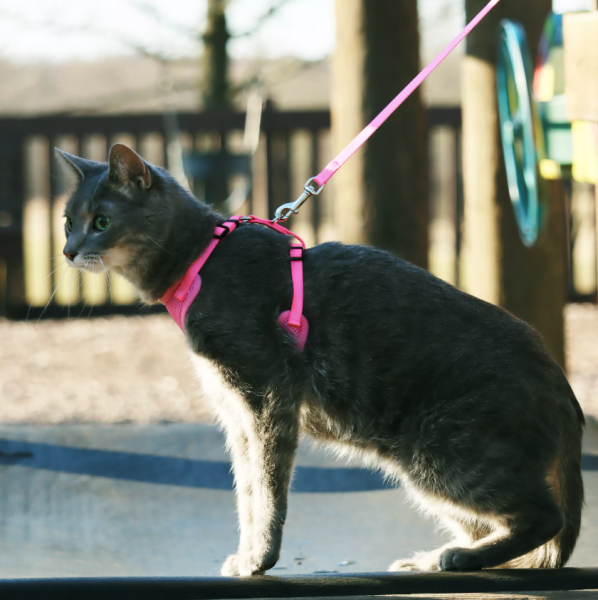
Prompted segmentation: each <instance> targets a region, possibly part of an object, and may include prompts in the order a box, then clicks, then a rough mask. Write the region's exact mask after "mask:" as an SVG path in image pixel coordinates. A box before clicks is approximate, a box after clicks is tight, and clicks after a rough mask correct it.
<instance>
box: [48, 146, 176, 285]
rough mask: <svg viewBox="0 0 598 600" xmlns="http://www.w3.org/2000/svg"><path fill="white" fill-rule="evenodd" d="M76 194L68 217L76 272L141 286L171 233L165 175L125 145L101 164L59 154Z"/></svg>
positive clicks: (69, 255) (68, 247) (68, 252)
mask: <svg viewBox="0 0 598 600" xmlns="http://www.w3.org/2000/svg"><path fill="white" fill-rule="evenodd" d="M57 156H58V157H59V159H60V162H61V163H62V164H63V166H64V168H65V169H66V171H67V173H68V174H69V175H70V178H71V179H74V180H75V181H74V183H75V189H74V192H73V193H72V195H71V197H70V199H69V200H68V202H67V204H66V207H65V211H64V217H65V223H64V227H65V234H66V238H67V240H66V244H65V246H64V255H65V258H66V261H67V263H68V264H69V265H70V266H71V267H76V268H81V269H86V270H88V271H93V272H100V271H102V270H104V268H105V269H110V270H114V271H116V272H118V273H120V274H121V275H124V276H125V277H126V278H127V279H129V280H130V281H132V282H133V283H134V284H136V285H139V284H140V283H141V278H142V276H143V273H144V271H147V268H148V264H149V263H150V262H151V260H152V258H153V257H155V255H156V254H157V253H159V252H160V251H161V250H162V251H164V250H163V240H164V238H165V237H166V236H168V233H169V227H170V225H169V221H170V219H169V218H168V217H169V214H170V213H171V212H172V211H171V206H170V204H171V200H169V199H170V198H172V195H173V194H172V193H169V188H172V187H173V180H172V178H171V177H170V176H169V175H167V174H166V173H165V172H164V171H163V170H162V169H158V168H156V167H153V166H151V165H149V164H148V163H146V162H145V161H144V160H143V159H142V158H141V157H140V156H139V155H138V154H136V153H135V152H134V151H133V150H131V149H130V148H128V147H127V146H124V145H122V144H115V145H114V146H112V148H111V149H110V153H109V157H108V162H107V163H99V162H93V161H89V160H85V159H83V158H79V157H77V156H72V155H70V154H67V153H66V152H63V151H61V150H58V149H57Z"/></svg>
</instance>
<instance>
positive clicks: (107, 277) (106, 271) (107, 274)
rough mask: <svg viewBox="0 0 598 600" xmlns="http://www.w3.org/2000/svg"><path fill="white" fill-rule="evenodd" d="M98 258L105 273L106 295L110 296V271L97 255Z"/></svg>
mask: <svg viewBox="0 0 598 600" xmlns="http://www.w3.org/2000/svg"><path fill="white" fill-rule="evenodd" d="M98 258H99V260H100V263H101V265H102V267H103V269H104V273H106V282H107V284H108V296H112V281H111V279H110V272H109V271H108V269H107V268H106V265H105V264H104V261H103V260H102V257H101V256H99V257H98Z"/></svg>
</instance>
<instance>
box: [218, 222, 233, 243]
mask: <svg viewBox="0 0 598 600" xmlns="http://www.w3.org/2000/svg"><path fill="white" fill-rule="evenodd" d="M216 227H220V228H221V229H224V231H223V232H222V233H216V230H214V237H215V238H216V239H217V240H222V239H224V238H225V237H226V236H227V235H228V234H229V233H230V227H229V226H228V225H227V224H226V223H222V224H221V225H216Z"/></svg>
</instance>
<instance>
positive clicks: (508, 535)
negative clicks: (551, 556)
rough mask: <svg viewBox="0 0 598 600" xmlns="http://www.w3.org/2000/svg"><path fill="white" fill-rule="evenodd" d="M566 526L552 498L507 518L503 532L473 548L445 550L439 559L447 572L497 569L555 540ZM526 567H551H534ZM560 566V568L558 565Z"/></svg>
mask: <svg viewBox="0 0 598 600" xmlns="http://www.w3.org/2000/svg"><path fill="white" fill-rule="evenodd" d="M564 523H565V520H564V517H563V514H562V512H561V509H560V508H559V507H558V506H557V504H556V503H555V502H554V500H553V499H552V498H551V497H550V495H549V494H546V496H545V497H544V498H543V499H542V500H540V499H538V498H536V499H535V500H534V501H533V502H530V503H529V504H528V505H527V506H525V505H523V506H522V505H521V504H520V505H519V506H518V507H517V510H514V511H513V512H512V513H511V514H508V515H504V516H503V528H502V530H501V529H497V530H496V531H495V532H494V533H492V534H490V535H489V536H487V537H485V538H482V539H480V540H478V541H476V542H474V543H473V544H472V545H471V546H470V547H453V548H447V549H446V550H444V552H443V553H442V555H441V556H440V559H439V567H440V569H441V570H443V571H455V570H456V571H469V570H474V569H483V568H493V567H498V566H500V565H503V564H504V563H508V562H509V561H512V560H514V559H517V558H518V557H522V556H524V555H526V554H528V553H531V552H532V550H535V549H536V548H539V547H541V546H543V545H544V544H546V543H547V542H549V541H550V540H552V539H553V538H554V537H555V536H556V535H557V534H558V533H559V532H560V531H561V529H562V528H563V525H564ZM524 566H530V567H531V566H548V565H544V564H538V565H536V564H533V561H530V564H529V565H524ZM555 566H556V565H555Z"/></svg>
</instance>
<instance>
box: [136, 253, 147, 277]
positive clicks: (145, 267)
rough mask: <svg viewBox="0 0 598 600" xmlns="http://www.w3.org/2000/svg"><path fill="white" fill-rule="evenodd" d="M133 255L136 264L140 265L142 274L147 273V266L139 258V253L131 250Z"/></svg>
mask: <svg viewBox="0 0 598 600" xmlns="http://www.w3.org/2000/svg"><path fill="white" fill-rule="evenodd" d="M133 254H134V255H135V259H136V260H137V262H138V263H139V264H140V265H141V267H142V269H143V270H142V272H143V273H147V265H146V264H145V263H144V262H143V260H142V258H141V256H139V253H138V252H137V250H133ZM138 272H139V271H138Z"/></svg>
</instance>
